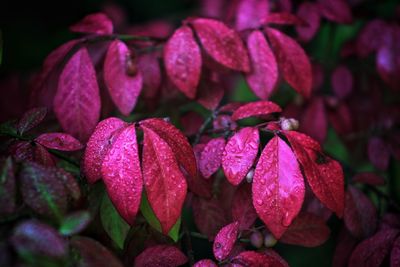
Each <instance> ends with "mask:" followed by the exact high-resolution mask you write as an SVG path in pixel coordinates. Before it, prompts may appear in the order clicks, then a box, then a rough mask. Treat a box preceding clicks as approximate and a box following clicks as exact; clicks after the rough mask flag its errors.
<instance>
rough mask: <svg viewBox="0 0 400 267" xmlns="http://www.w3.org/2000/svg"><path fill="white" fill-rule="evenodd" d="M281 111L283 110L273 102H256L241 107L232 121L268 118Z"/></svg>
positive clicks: (234, 114)
mask: <svg viewBox="0 0 400 267" xmlns="http://www.w3.org/2000/svg"><path fill="white" fill-rule="evenodd" d="M281 111H282V109H281V108H280V107H279V106H278V105H277V104H275V103H273V102H271V101H256V102H250V103H248V104H246V105H243V106H241V107H239V108H238V109H237V110H235V112H233V114H232V119H233V120H234V121H237V120H241V119H245V118H249V117H259V116H266V115H270V114H271V113H276V112H281Z"/></svg>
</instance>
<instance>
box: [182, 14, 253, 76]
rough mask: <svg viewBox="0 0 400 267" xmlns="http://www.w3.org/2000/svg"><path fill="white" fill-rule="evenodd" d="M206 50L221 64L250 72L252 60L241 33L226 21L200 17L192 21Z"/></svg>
mask: <svg viewBox="0 0 400 267" xmlns="http://www.w3.org/2000/svg"><path fill="white" fill-rule="evenodd" d="M190 23H191V24H192V25H193V27H194V29H195V31H196V34H197V36H198V37H199V39H200V42H201V44H202V46H203V48H204V49H205V50H206V52H207V53H208V54H209V55H210V56H211V57H212V58H213V59H214V60H215V61H216V62H218V63H220V64H221V65H223V66H225V67H227V68H230V69H233V70H238V71H244V72H248V71H249V70H250V61H249V57H248V55H247V51H246V48H245V46H244V44H243V42H242V40H241V39H240V36H239V34H238V33H237V32H236V31H235V30H233V29H230V28H228V27H227V26H226V25H225V24H224V23H222V22H220V21H218V20H214V19H205V18H198V19H194V20H192V21H190Z"/></svg>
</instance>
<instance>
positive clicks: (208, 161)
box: [199, 137, 225, 178]
mask: <svg viewBox="0 0 400 267" xmlns="http://www.w3.org/2000/svg"><path fill="white" fill-rule="evenodd" d="M224 149H225V138H223V137H218V138H214V139H211V140H210V141H209V142H208V143H207V145H206V146H205V147H204V149H203V151H202V152H201V156H200V162H199V169H200V172H201V174H202V175H203V176H204V177H205V178H210V176H211V175H213V174H214V173H215V172H216V171H217V170H218V169H219V167H220V166H221V161H222V152H224Z"/></svg>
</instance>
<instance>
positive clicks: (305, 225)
mask: <svg viewBox="0 0 400 267" xmlns="http://www.w3.org/2000/svg"><path fill="white" fill-rule="evenodd" d="M330 232H331V231H330V230H329V227H328V226H327V225H326V224H325V221H324V220H323V219H321V218H320V217H318V216H316V215H314V214H311V213H300V214H299V216H297V218H296V219H294V220H293V223H292V224H291V225H290V226H289V228H288V229H287V230H286V232H285V233H284V234H283V236H282V238H281V239H279V242H282V243H286V244H292V245H300V246H303V247H317V246H319V245H322V244H323V243H325V241H326V240H328V238H329V234H330Z"/></svg>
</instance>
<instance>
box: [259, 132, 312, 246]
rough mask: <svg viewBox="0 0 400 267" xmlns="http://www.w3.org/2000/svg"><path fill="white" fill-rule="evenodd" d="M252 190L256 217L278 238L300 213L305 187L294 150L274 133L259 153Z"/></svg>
mask: <svg viewBox="0 0 400 267" xmlns="http://www.w3.org/2000/svg"><path fill="white" fill-rule="evenodd" d="M252 191H253V205H254V207H255V209H256V211H257V214H258V216H259V217H260V219H261V220H262V221H263V222H264V223H265V224H266V225H267V227H268V229H269V230H270V231H271V232H272V234H273V235H274V237H275V238H276V239H279V238H280V237H281V236H282V235H283V233H284V232H285V231H286V229H287V228H288V227H289V225H290V224H291V223H292V221H293V219H294V218H295V217H296V216H297V214H298V213H299V211H300V208H301V205H302V204H303V201H304V192H305V188H304V180H303V176H302V174H301V171H300V166H299V165H298V163H297V160H296V157H295V155H294V153H293V151H292V150H291V148H290V147H289V146H288V145H287V144H286V143H285V141H283V140H282V139H280V138H279V137H277V136H275V137H274V138H272V139H271V140H270V141H269V142H268V144H267V145H266V146H265V148H264V150H263V152H262V154H261V156H260V159H259V161H258V163H257V166H256V170H255V173H254V177H253V188H252Z"/></svg>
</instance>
